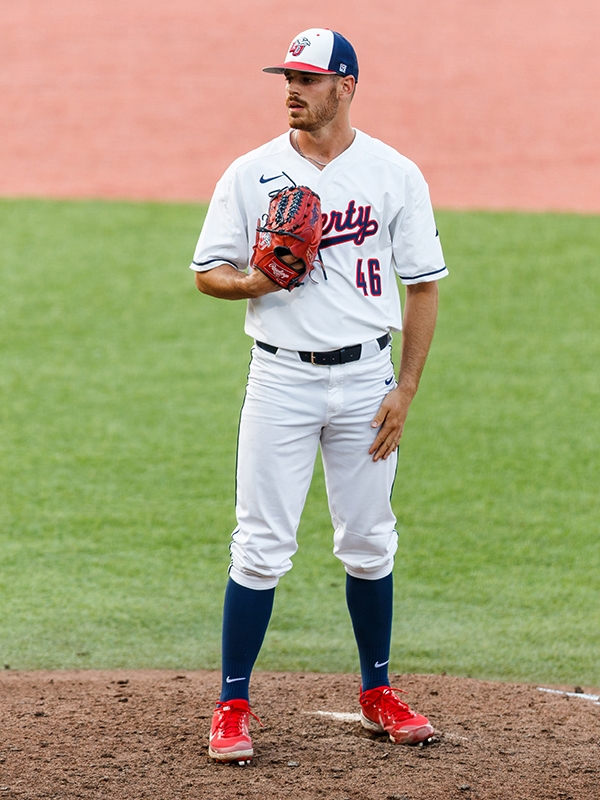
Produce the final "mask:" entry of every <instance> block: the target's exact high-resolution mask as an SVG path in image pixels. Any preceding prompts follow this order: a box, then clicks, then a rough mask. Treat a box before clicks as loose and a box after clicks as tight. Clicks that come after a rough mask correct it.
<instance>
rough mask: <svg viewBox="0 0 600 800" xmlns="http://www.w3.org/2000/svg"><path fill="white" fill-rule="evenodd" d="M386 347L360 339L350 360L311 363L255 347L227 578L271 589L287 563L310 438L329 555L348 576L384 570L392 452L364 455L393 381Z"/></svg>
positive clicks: (389, 547)
mask: <svg viewBox="0 0 600 800" xmlns="http://www.w3.org/2000/svg"><path fill="white" fill-rule="evenodd" d="M390 354H391V348H390V347H389V346H388V347H385V348H384V349H383V350H379V345H378V344H377V342H369V343H367V344H366V345H364V346H363V356H362V358H361V359H360V360H359V361H354V362H350V363H348V364H338V365H335V366H317V365H313V364H307V363H304V362H303V361H301V360H300V357H299V355H298V353H296V352H294V351H290V350H281V349H280V350H278V351H277V353H276V354H272V353H268V352H265V351H264V350H262V349H261V348H259V347H257V346H254V348H253V350H252V361H251V364H250V372H249V376H248V386H247V389H246V397H245V399H244V405H243V408H242V414H241V418H240V430H239V441H238V463H237V503H236V513H237V521H238V526H237V528H236V530H235V531H234V532H233V536H232V542H231V568H230V575H231V577H232V578H233V580H235V581H236V583H239V584H241V585H242V586H246V587H247V588H250V589H270V588H272V587H274V586H276V585H277V583H278V581H279V578H280V577H281V576H282V575H284V574H285V573H286V572H287V571H288V570H290V569H291V567H292V562H291V558H292V556H293V555H294V553H295V552H296V550H297V543H296V532H297V530H298V525H299V523H300V515H301V513H302V509H303V507H304V503H305V500H306V495H307V492H308V489H309V486H310V482H311V478H312V474H313V469H314V463H315V458H316V455H317V450H318V447H319V445H320V446H321V453H322V458H323V465H324V470H325V483H326V488H327V496H328V500H329V510H330V513H331V519H332V522H333V527H334V537H333V542H334V547H333V552H334V555H335V556H337V558H339V559H340V560H341V561H342V563H343V564H344V567H345V569H346V571H347V572H348V573H349V574H350V575H352V576H354V577H356V578H364V579H369V580H376V579H379V578H383V577H385V576H386V575H388V574H389V573H390V572H391V571H392V567H393V560H394V554H395V552H396V548H397V539H398V536H397V533H396V530H395V525H396V518H395V516H394V514H393V512H392V508H391V502H390V498H391V492H392V486H393V482H394V477H395V473H396V463H397V454H396V453H393V454H392V455H391V456H390V457H389V458H388V459H387V460H385V461H384V460H380V461H377V462H374V461H373V457H372V456H371V455H369V448H370V446H371V444H372V443H373V440H374V438H375V436H376V433H377V430H376V429H374V428H372V427H371V422H372V420H373V417H374V416H375V414H376V412H377V409H378V408H379V405H380V404H381V401H382V399H383V397H384V396H385V394H386V393H387V392H388V391H390V389H392V388H394V386H395V385H396V384H395V380H394V372H393V366H392V363H391V358H390Z"/></svg>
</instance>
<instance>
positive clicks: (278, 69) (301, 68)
mask: <svg viewBox="0 0 600 800" xmlns="http://www.w3.org/2000/svg"><path fill="white" fill-rule="evenodd" d="M288 69H290V70H295V71H296V72H316V73H317V74H318V75H337V73H336V72H334V71H333V70H332V69H321V67H315V66H314V64H304V63H303V62H302V61H288V62H287V63H286V64H276V65H275V66H274V67H264V68H263V72H270V73H271V74H273V75H283V73H284V72H286V71H287V70H288Z"/></svg>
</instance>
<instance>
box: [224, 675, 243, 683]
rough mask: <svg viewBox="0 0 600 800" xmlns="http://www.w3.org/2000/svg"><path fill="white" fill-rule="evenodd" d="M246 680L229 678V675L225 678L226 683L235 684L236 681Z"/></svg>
mask: <svg viewBox="0 0 600 800" xmlns="http://www.w3.org/2000/svg"><path fill="white" fill-rule="evenodd" d="M245 680H246V678H230V677H229V675H228V676H227V677H226V678H225V681H226V682H227V683H235V682H236V681H245Z"/></svg>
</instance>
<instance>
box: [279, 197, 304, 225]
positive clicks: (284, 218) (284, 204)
mask: <svg viewBox="0 0 600 800" xmlns="http://www.w3.org/2000/svg"><path fill="white" fill-rule="evenodd" d="M303 198H304V196H303V195H302V194H301V193H300V192H294V194H292V196H291V197H290V195H289V194H288V195H283V196H282V197H281V199H280V200H279V203H278V204H277V211H276V212H275V225H276V226H277V227H280V226H281V225H286V224H287V223H289V222H290V220H293V219H294V217H295V216H296V213H297V212H298V209H299V208H300V203H301V202H302V200H303ZM286 212H287V213H286Z"/></svg>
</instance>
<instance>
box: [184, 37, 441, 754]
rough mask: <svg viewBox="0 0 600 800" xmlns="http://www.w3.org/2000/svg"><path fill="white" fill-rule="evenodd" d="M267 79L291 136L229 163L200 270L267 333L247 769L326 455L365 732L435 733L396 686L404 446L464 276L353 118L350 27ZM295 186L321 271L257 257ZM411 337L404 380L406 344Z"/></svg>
mask: <svg viewBox="0 0 600 800" xmlns="http://www.w3.org/2000/svg"><path fill="white" fill-rule="evenodd" d="M264 71H265V72H269V73H276V74H282V75H283V76H284V80H285V98H286V108H287V116H288V123H289V128H290V130H289V131H287V132H286V133H284V134H283V135H281V136H279V137H277V138H276V139H274V140H273V141H271V142H269V143H267V144H265V145H263V146H262V147H259V148H258V149H256V150H253V151H252V152H250V153H248V154H247V155H244V156H242V157H241V158H239V159H237V160H236V161H235V162H234V163H233V164H232V165H231V166H230V167H229V169H227V171H226V172H225V174H224V175H223V177H222V178H221V180H220V181H219V182H218V184H217V187H216V189H215V192H214V195H213V198H212V200H211V203H210V206H209V210H208V215H207V217H206V221H205V224H204V226H203V229H202V232H201V234H200V238H199V241H198V245H197V247H196V251H195V254H194V259H193V263H192V264H191V268H192V269H193V270H194V271H195V272H196V285H197V287H198V289H199V290H200V291H201V292H204V293H206V294H208V295H212V296H214V297H219V298H224V299H228V300H240V299H246V300H247V315H246V322H245V331H246V333H247V334H248V335H249V336H250V337H251V338H252V339H253V340H254V345H253V347H252V359H251V364H250V371H249V377H248V385H247V389H246V395H245V399H244V403H243V409H242V414H241V419H240V429H239V442H238V463H237V498H236V515H237V527H236V528H235V530H234V532H233V535H232V540H231V545H230V550H231V565H230V569H229V580H228V583H227V587H226V591H225V602H224V612H223V636H222V648H223V652H222V659H223V660H222V692H221V696H220V699H219V701H218V702H217V706H216V709H215V711H214V715H213V720H212V728H211V734H210V746H209V755H210V756H211V757H212V758H213V759H215V760H217V761H221V762H238V763H245V762H247V761H249V760H251V758H252V756H253V748H252V740H251V738H250V734H249V721H250V720H249V718H250V716H254V714H253V712H252V711H251V709H250V705H249V683H250V676H251V672H252V668H253V666H254V663H255V660H256V658H257V656H258V653H259V650H260V648H261V645H262V642H263V638H264V635H265V632H266V630H267V626H268V623H269V618H270V615H271V610H272V607H273V600H274V594H275V587H276V586H277V583H278V581H279V579H280V578H281V577H282V576H283V575H284V574H285V573H286V572H287V571H288V570H289V569H291V566H292V561H291V559H292V557H293V555H294V553H295V552H296V549H297V544H296V531H297V528H298V524H299V521H300V516H301V513H302V509H303V506H304V502H305V499H306V494H307V491H308V488H309V485H310V481H311V476H312V472H313V467H314V461H315V458H316V454H317V450H318V448H319V447H320V448H321V453H322V458H323V464H324V470H325V481H326V488H327V495H328V500H329V507H330V511H331V519H332V522H333V527H334V536H333V553H334V555H335V556H337V558H338V559H340V560H341V562H342V564H343V565H344V568H345V571H346V598H347V605H348V609H349V613H350V618H351V621H352V626H353V630H354V634H355V638H356V642H357V646H358V653H359V660H360V669H361V678H362V686H361V692H360V697H359V702H360V708H361V721H362V724H363V725H364V726H365V727H366V728H367V729H369V730H371V731H375V732H379V733H381V732H387V733H388V734H389V736H390V738H391V739H392V741H394V742H396V743H400V744H413V743H417V742H421V741H424V740H425V739H427V738H429V737H430V736H431V735H432V734H433V727H432V725H431V724H430V723H429V721H428V720H427V719H426V718H425V717H424V716H422V715H420V714H417V713H415V712H414V711H412V710H411V709H410V708H409V706H408V705H406V704H405V703H404V702H402V701H401V700H400V699H399V697H398V696H397V695H396V693H395V691H394V690H393V689H391V688H390V682H389V678H388V667H389V663H390V641H391V628H392V598H393V586H392V569H393V564H394V554H395V552H396V548H397V533H396V530H395V525H396V519H395V517H394V514H393V512H392V508H391V503H390V497H391V492H392V486H393V482H394V476H395V472H396V461H397V448H398V443H399V441H400V438H401V436H402V430H403V427H404V423H405V420H406V416H407V413H408V409H409V406H410V404H411V401H412V399H413V397H414V395H415V393H416V391H417V387H418V385H419V379H420V377H421V372H422V370H423V367H424V364H425V360H426V357H427V354H428V351H429V347H430V344H431V340H432V337H433V333H434V328H435V323H436V315H437V302H438V299H437V298H438V294H437V281H438V280H439V279H440V278H442V277H444V276H445V275H447V269H446V266H445V264H444V259H443V255H442V250H441V247H440V242H439V238H438V234H437V230H436V225H435V221H434V216H433V212H432V207H431V202H430V199H429V192H428V188H427V184H426V183H425V180H424V178H423V176H422V175H421V173H420V172H419V170H418V168H417V167H416V166H415V164H413V163H412V162H411V161H409V160H408V159H407V158H405V157H404V156H402V155H400V154H399V153H398V152H396V151H395V150H394V149H392V148H391V147H389V146H387V145H385V144H383V143H382V142H380V141H378V140H376V139H373V138H371V137H370V136H368V135H367V134H366V133H363V132H361V131H359V130H356V129H354V128H353V127H352V126H351V124H350V116H349V112H350V104H351V101H352V98H353V95H354V92H355V89H356V84H357V81H358V62H357V58H356V54H355V51H354V49H353V47H352V45H351V44H350V43H349V42H348V41H347V40H346V39H345V38H344V37H343V36H341V35H340V34H339V33H337V32H335V31H332V30H328V29H324V28H312V29H310V30H306V31H303V32H302V33H300V34H299V35H298V36H297V37H295V39H294V40H293V42H292V44H291V46H290V48H289V50H288V52H287V54H286V57H285V60H284V61H283V62H282V63H280V64H277V65H275V66H272V67H267V68H265V70H264ZM295 186H299V187H308V188H309V189H311V190H313V191H314V192H316V194H317V195H318V198H320V204H321V209H320V219H319V220H318V221H319V225H320V237H321V238H320V247H319V255H318V258H314V259H313V260H312V261H311V263H310V264H308V263H307V261H306V260H304V261H303V260H302V259H301V258H300V259H299V258H297V257H296V256H294V255H293V254H292V253H290V252H289V251H287V252H284V250H282V249H281V248H279V252H276V253H275V255H273V258H271V261H270V263H271V264H272V265H277V266H276V269H275V270H274V271H271V273H270V274H269V272H268V271H266V272H265V270H264V269H262V268H261V267H260V266H257V264H258V263H259V260H258V259H257V256H256V253H257V252H260V253H263V252H264V250H265V248H268V243H269V241H270V238H271V228H269V224H270V223H269V222H268V221H265V220H267V215H268V214H269V213H270V212H269V209H270V202H271V199H272V198H273V196H278V195H277V193H278V192H279V191H280V190H288V189H289V190H291V189H293V187H295ZM296 205H297V204H296ZM269 219H270V217H269ZM261 248H262V249H261ZM275 250H276V251H277V248H275ZM267 260H269V259H267ZM260 263H261V264H262V263H263V261H260ZM286 264H291V265H292V268H293V269H297V270H299V273H301V272H302V269H303V268H305V269H304V277H303V279H302V280H297V281H296V282H295V283H293V284H291V285H290V284H287V283H286V282H285V280H284V281H282V282H278V281H279V280H280V277H281V272H282V271H284V272H285V271H286V269H285V266H284V265H286ZM313 267H315V268H314V269H313ZM287 271H288V272H289V271H290V270H287ZM299 273H298V274H299ZM397 277H399V278H400V280H401V281H402V283H403V284H405V286H406V300H405V306H404V311H403V313H402V311H401V306H400V297H399V291H398V285H397ZM400 329H403V335H402V352H401V363H400V370H399V376H398V379H397V381H396V379H395V376H394V371H393V366H392V363H391V360H390V353H391V348H390V341H391V336H390V334H391V332H392V331H398V330H400Z"/></svg>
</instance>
